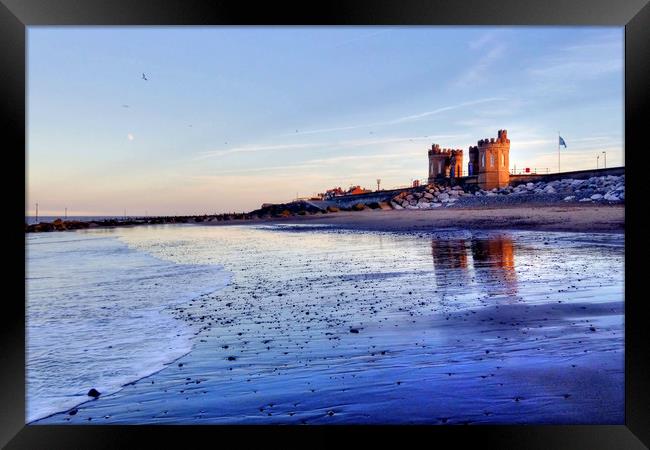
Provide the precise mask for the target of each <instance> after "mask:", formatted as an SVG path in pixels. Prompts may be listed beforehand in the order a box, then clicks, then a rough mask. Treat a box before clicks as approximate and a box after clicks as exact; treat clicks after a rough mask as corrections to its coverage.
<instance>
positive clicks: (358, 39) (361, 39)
mask: <svg viewBox="0 0 650 450" xmlns="http://www.w3.org/2000/svg"><path fill="white" fill-rule="evenodd" d="M390 31H392V30H379V31H375V32H372V33H368V34H364V35H361V36H358V37H355V38H352V39H348V40H346V41H343V42H339V43H338V44H334V45H333V46H332V47H331V48H339V47H344V46H346V45H349V44H353V43H355V42H359V41H365V40H366V39H370V38H373V37H375V36H378V35H380V34H385V33H389V32H390Z"/></svg>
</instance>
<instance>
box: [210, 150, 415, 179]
mask: <svg viewBox="0 0 650 450" xmlns="http://www.w3.org/2000/svg"><path fill="white" fill-rule="evenodd" d="M423 155H425V156H426V153H423V152H422V151H419V152H402V153H377V154H372V155H343V156H332V157H329V158H318V159H310V160H307V161H302V162H300V163H296V164H285V165H280V166H266V167H251V168H246V169H233V170H221V171H218V172H214V175H227V174H244V173H257V172H268V173H272V172H278V171H284V170H289V171H295V170H304V169H319V170H321V169H322V168H323V166H325V165H338V164H341V163H349V162H353V161H354V162H364V161H384V160H388V159H401V158H411V157H422V156H423Z"/></svg>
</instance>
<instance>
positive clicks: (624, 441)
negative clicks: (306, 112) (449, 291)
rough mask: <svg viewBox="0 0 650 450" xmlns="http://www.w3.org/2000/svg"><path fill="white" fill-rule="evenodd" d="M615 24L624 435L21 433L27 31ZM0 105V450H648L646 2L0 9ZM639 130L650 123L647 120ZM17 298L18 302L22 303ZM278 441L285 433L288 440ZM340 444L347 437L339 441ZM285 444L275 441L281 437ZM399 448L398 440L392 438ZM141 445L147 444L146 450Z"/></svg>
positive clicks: (379, 430)
mask: <svg viewBox="0 0 650 450" xmlns="http://www.w3.org/2000/svg"><path fill="white" fill-rule="evenodd" d="M271 24H279V25H616V26H624V27H625V149H626V151H625V166H626V167H627V169H626V170H627V172H628V173H627V177H626V181H627V185H628V187H627V189H626V191H627V192H626V194H627V197H626V198H627V202H628V203H629V204H630V205H629V206H630V207H626V218H625V223H626V225H625V241H626V245H625V252H626V258H625V260H626V261H625V337H626V339H625V392H626V394H625V425H620V426H584V425H581V426H534V425H530V426H475V427H472V426H469V427H463V426H446V427H444V426H443V427H441V426H431V427H421V426H418V427H408V428H405V427H352V426H351V427H302V428H296V427H284V428H278V427H223V426H214V427H213V426H182V427H175V426H137V427H134V426H131V427H122V426H120V427H118V426H105V425H100V426H70V425H68V426H50V425H48V426H31V427H30V426H25V386H24V384H25V356H24V350H25V335H24V332H25V316H24V314H25V310H24V306H25V305H24V303H23V302H24V298H25V297H24V295H25V284H24V279H25V271H24V264H22V265H21V264H18V263H17V262H16V261H19V260H21V259H22V260H23V262H24V257H25V254H24V252H25V247H24V243H25V241H24V239H25V236H24V208H25V191H24V190H23V191H22V194H21V189H20V187H21V186H26V179H25V170H24V169H25V167H26V146H25V145H26V138H25V135H26V134H25V118H26V100H25V99H26V91H25V88H26V78H25V76H26V59H25V57H26V27H29V26H34V25H271ZM0 36H1V38H0V99H2V100H1V101H0V104H1V105H2V106H1V110H2V120H1V121H0V124H1V125H0V126H1V127H2V129H3V133H2V137H3V141H4V142H3V144H7V146H6V147H5V146H4V145H3V147H4V148H5V152H4V155H5V164H6V166H5V171H4V174H3V177H2V178H3V183H4V184H5V186H4V192H5V193H6V194H8V195H6V197H5V201H8V202H9V209H10V211H11V213H10V214H8V218H5V220H4V222H5V223H4V225H5V227H6V228H7V230H6V233H7V234H6V235H8V236H9V238H8V239H7V241H6V243H7V245H6V246H5V248H8V249H10V250H9V251H10V258H8V262H9V266H10V267H11V269H12V270H13V272H12V276H11V277H10V282H11V286H12V287H13V288H14V289H15V291H14V294H11V295H10V294H5V295H4V296H3V299H2V310H1V311H2V316H4V321H3V322H4V323H3V326H2V328H1V329H0V333H1V334H2V341H1V342H2V349H1V351H0V367H1V368H2V369H1V373H2V383H1V386H2V388H1V390H2V397H1V399H0V411H1V412H0V417H1V419H0V421H1V423H0V444H1V445H3V446H6V448H10V449H14V448H30V449H35V448H128V447H131V446H134V443H135V442H139V443H140V444H141V445H142V444H145V445H146V444H151V443H152V442H158V443H160V444H163V443H164V444H167V445H169V444H177V445H179V446H180V445H185V446H187V443H188V442H191V441H196V440H197V439H201V440H202V439H207V440H206V441H205V442H207V443H210V444H211V445H223V443H225V442H226V439H227V438H232V437H237V439H238V442H239V445H241V444H242V442H245V441H247V440H249V439H251V438H261V439H263V440H264V441H267V442H269V443H271V442H273V440H275V439H281V441H277V442H276V443H278V444H282V445H283V446H284V445H285V444H286V445H289V444H290V443H292V442H293V443H298V444H301V445H311V444H310V442H318V441H319V442H320V443H325V444H327V443H328V442H329V444H330V445H338V444H340V443H341V440H344V441H345V442H346V443H348V441H349V439H356V438H361V439H363V441H362V442H365V443H366V444H368V441H369V440H373V441H375V440H376V441H378V442H381V441H384V440H385V438H386V437H387V435H388V434H390V435H391V436H392V435H398V437H399V438H400V441H401V442H403V443H406V444H407V445H408V444H409V443H414V442H415V441H412V440H413V439H414V438H415V437H416V436H417V437H419V438H424V439H425V440H424V443H425V445H432V444H433V445H435V446H445V444H447V443H453V445H454V446H455V447H460V448H462V447H463V445H464V444H466V443H468V442H469V443H474V444H476V445H480V446H482V447H486V446H489V447H494V448H540V449H542V448H544V449H547V448H554V449H559V448H567V449H568V448H590V449H598V448H647V446H648V445H650V414H649V409H650V397H649V395H648V380H649V379H650V375H649V373H650V372H648V351H647V347H646V346H645V343H646V342H650V337H649V334H650V333H649V332H648V330H649V329H650V327H649V326H648V319H649V317H648V314H647V312H645V311H644V308H643V306H644V305H643V303H644V302H645V300H646V298H645V297H646V296H645V295H644V287H645V284H644V283H643V272H642V268H643V267H644V263H643V261H642V259H641V258H642V257H643V250H642V245H641V244H642V242H643V241H644V239H643V238H644V232H643V229H644V226H643V225H644V221H643V212H644V210H645V207H644V206H645V205H644V200H645V198H646V196H645V195H644V194H645V193H646V192H647V191H648V189H647V188H645V187H644V186H643V183H642V182H643V180H642V178H643V174H642V172H641V171H642V170H643V168H644V167H646V166H645V164H644V158H643V157H644V156H645V153H647V152H648V150H647V148H648V144H647V140H646V133H645V128H647V127H644V125H645V122H644V117H646V116H648V104H649V100H650V95H649V94H650V4H648V0H628V1H626V2H620V0H574V1H571V2H567V1H565V0H543V1H530V2H526V3H523V2H521V1H517V0H491V1H483V0H462V1H461V0H458V1H454V2H451V1H442V0H434V1H426V2H425V1H416V0H401V1H399V2H397V1H387V0H382V1H352V2H350V1H349V2H341V1H333V2H317V3H312V2H302V3H299V4H295V5H293V4H290V3H286V4H278V3H271V2H265V3H262V2H260V3H259V4H257V3H255V4H252V3H250V2H246V1H240V2H237V1H199V0H164V1H162V0H159V1H156V2H151V1H144V0H140V1H133V0H131V1H129V0H113V1H106V0H104V1H102V0H85V1H83V2H80V1H78V0H77V1H76V0H0ZM646 120H647V119H646ZM21 295H22V297H21ZM285 433H287V434H286V435H285ZM341 434H343V436H340V435H341ZM278 435H281V436H278ZM392 437H395V436H392ZM146 446H148V445H146Z"/></svg>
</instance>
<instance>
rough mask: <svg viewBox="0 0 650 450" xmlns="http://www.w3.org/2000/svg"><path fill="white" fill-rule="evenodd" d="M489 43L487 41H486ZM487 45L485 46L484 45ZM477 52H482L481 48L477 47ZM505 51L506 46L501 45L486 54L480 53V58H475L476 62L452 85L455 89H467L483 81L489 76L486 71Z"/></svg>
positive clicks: (495, 45) (491, 48) (493, 47)
mask: <svg viewBox="0 0 650 450" xmlns="http://www.w3.org/2000/svg"><path fill="white" fill-rule="evenodd" d="M488 42H489V41H488ZM484 45H487V44H484ZM477 49H478V50H482V49H483V46H482V47H477ZM505 51H506V46H505V44H503V43H498V44H494V46H492V47H490V49H489V50H487V51H486V52H482V53H481V54H480V56H478V57H477V60H476V62H475V63H474V64H472V65H471V66H470V67H469V68H468V69H467V70H466V71H465V72H463V73H462V74H461V75H460V76H459V77H458V78H457V79H456V80H455V81H454V82H453V85H454V86H456V87H461V88H462V87H467V86H472V85H476V84H478V83H480V82H482V81H483V80H485V77H486V75H487V74H489V71H488V69H489V68H490V67H491V66H492V65H493V64H494V63H496V62H497V61H498V60H499V59H500V58H501V56H503V54H504V53H505Z"/></svg>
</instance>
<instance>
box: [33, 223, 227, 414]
mask: <svg viewBox="0 0 650 450" xmlns="http://www.w3.org/2000/svg"><path fill="white" fill-rule="evenodd" d="M26 259H27V275H26V287H27V311H26V312H27V315H26V328H27V336H26V338H27V339H26V348H27V355H26V358H27V412H26V415H27V417H26V420H27V421H28V422H31V421H33V420H36V419H38V418H42V417H45V416H47V415H50V414H53V413H55V412H58V411H63V410H67V409H68V408H71V407H73V406H75V405H78V404H80V403H82V402H85V401H87V400H90V399H91V398H90V397H88V396H87V392H88V390H89V389H90V388H95V389H97V390H98V391H99V392H101V393H102V394H103V395H106V394H108V393H111V392H115V391H117V390H119V389H120V388H121V387H122V386H123V385H124V384H127V383H129V382H132V381H135V380H137V379H139V378H142V377H144V376H147V375H149V374H151V373H154V372H156V371H158V370H160V369H162V368H164V367H165V365H166V364H169V363H170V362H172V361H174V360H175V359H177V358H179V357H180V356H182V355H184V354H186V353H187V352H189V351H190V349H191V347H192V337H193V336H194V335H195V333H196V331H197V330H194V329H192V328H190V327H191V325H189V324H187V323H185V322H181V321H179V320H177V319H175V318H174V317H173V316H172V314H171V310H172V309H173V308H174V305H177V304H179V303H181V302H186V301H188V300H190V299H192V298H196V297H198V296H201V295H205V294H208V293H212V292H214V291H216V290H218V289H220V288H222V287H223V286H225V285H227V284H228V282H229V280H230V274H229V273H228V272H227V271H225V270H224V269H223V267H222V266H219V265H213V264H177V263H174V262H171V261H162V260H160V259H158V258H155V257H153V256H151V255H149V254H147V253H144V252H141V251H137V250H134V249H131V248H129V247H128V246H127V245H126V244H124V243H123V242H120V241H119V240H118V239H117V238H116V237H114V236H112V233H110V232H106V231H90V232H67V233H56V234H33V235H29V236H28V237H27V242H26Z"/></svg>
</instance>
